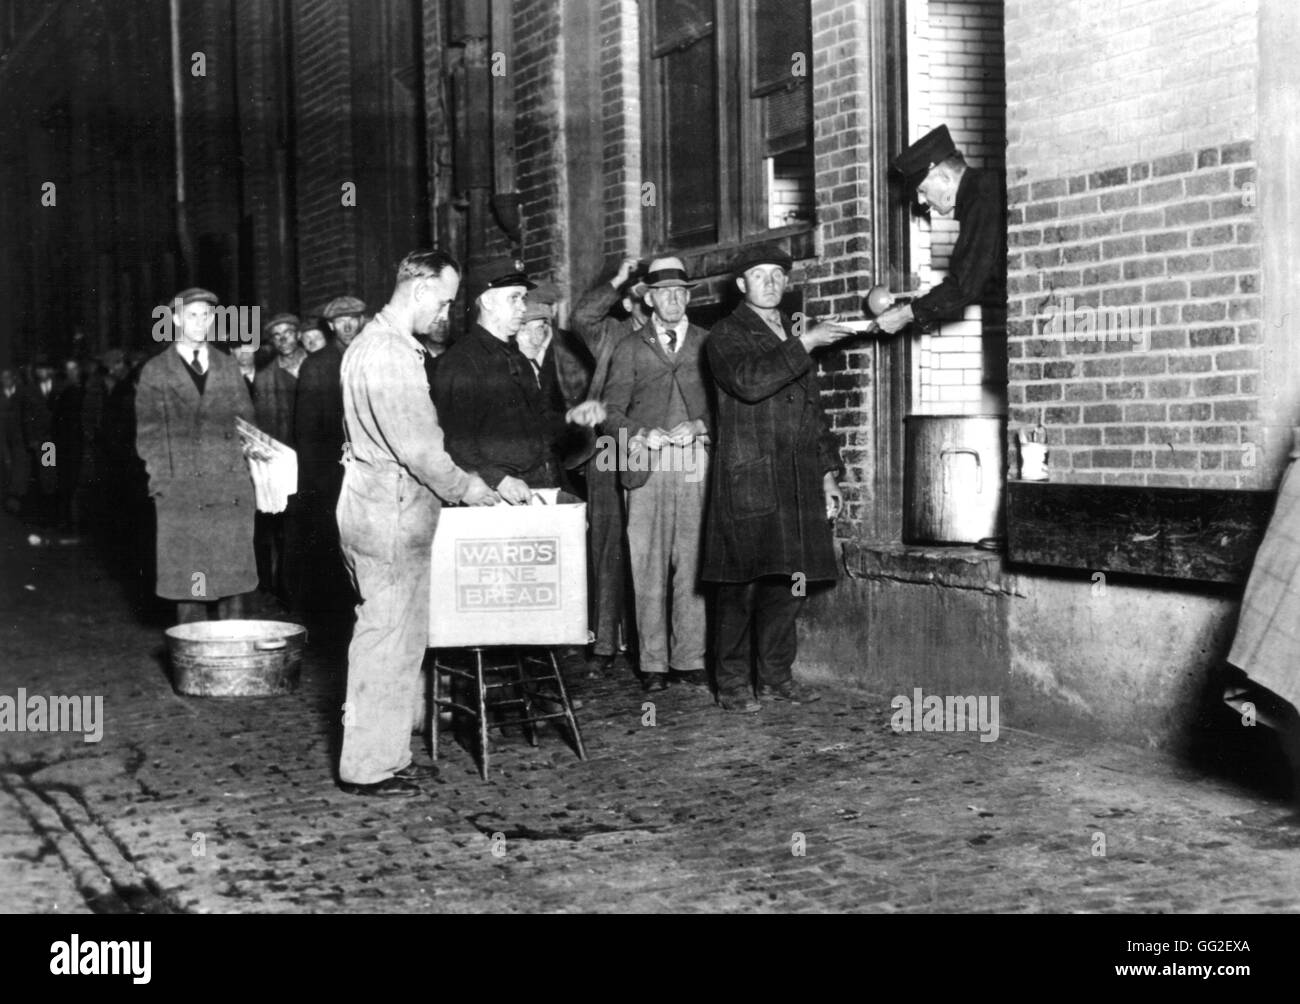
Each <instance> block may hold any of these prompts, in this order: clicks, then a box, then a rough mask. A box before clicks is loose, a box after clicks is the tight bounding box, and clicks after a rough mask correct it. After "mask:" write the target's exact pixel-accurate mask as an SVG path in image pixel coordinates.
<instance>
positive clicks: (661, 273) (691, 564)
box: [598, 258, 712, 691]
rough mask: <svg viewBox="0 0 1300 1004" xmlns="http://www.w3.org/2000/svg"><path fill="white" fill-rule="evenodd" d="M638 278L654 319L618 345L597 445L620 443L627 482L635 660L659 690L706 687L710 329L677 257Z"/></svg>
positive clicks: (650, 686)
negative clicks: (701, 322) (698, 313)
mask: <svg viewBox="0 0 1300 1004" xmlns="http://www.w3.org/2000/svg"><path fill="white" fill-rule="evenodd" d="M641 282H642V285H643V286H644V289H643V292H642V296H643V297H644V299H645V302H646V303H647V304H648V305H649V306H650V309H651V311H652V312H653V313H652V314H651V323H649V324H647V325H645V326H644V327H643V328H641V330H640V331H639V332H638V333H637V334H636V335H634V336H633V337H631V338H625V339H623V341H621V342H620V343H619V344H618V345H617V346H616V347H615V349H614V355H613V358H612V359H611V360H610V364H609V379H608V380H607V381H606V383H605V392H604V401H605V407H606V410H607V411H608V413H609V414H608V417H607V418H606V420H605V424H604V430H605V433H606V435H605V437H604V443H605V444H606V445H605V446H604V449H605V450H610V447H611V446H613V445H614V444H613V443H612V442H611V441H616V442H617V446H616V447H615V448H614V449H613V450H612V451H611V452H614V453H615V455H616V456H618V458H619V460H620V464H619V469H620V470H621V471H623V472H624V485H625V487H626V488H627V489H628V496H627V539H628V550H629V553H630V555H631V569H632V588H633V591H634V594H635V597H636V627H637V639H638V642H639V644H640V652H639V658H638V660H637V661H638V668H639V669H640V671H641V683H642V686H643V687H644V688H645V689H646V690H647V691H655V690H663V689H666V687H667V686H668V682H669V679H670V678H672V679H673V680H674V682H680V683H685V684H688V685H692V686H698V687H705V686H707V685H708V678H707V674H706V671H705V669H706V667H705V663H704V647H705V637H704V635H705V630H704V629H705V600H704V592H703V588H702V586H701V583H700V578H699V567H700V532H701V527H702V525H703V517H704V498H705V494H706V491H707V485H706V480H705V479H706V478H707V476H708V448H707V443H708V438H709V430H710V426H711V425H712V416H711V409H710V406H709V389H710V388H709V384H708V379H707V377H706V375H705V372H704V365H703V353H704V344H705V339H706V337H707V335H708V332H706V331H705V330H704V329H703V328H701V327H698V326H696V325H694V324H692V323H691V322H690V321H689V319H688V318H687V317H686V305H687V303H689V302H690V298H691V288H692V287H693V286H695V285H696V284H695V283H694V282H691V281H690V279H689V278H687V275H686V267H685V265H683V264H682V261H681V259H680V258H657V259H655V260H654V261H653V262H651V263H650V269H649V271H647V272H646V274H645V277H644V278H643V279H642V280H641ZM624 444H628V447H627V448H626V449H624ZM634 457H635V458H639V459H640V461H641V462H640V463H632V462H630V461H631V459H632V458H634ZM598 463H599V460H598ZM670 598H671V605H670Z"/></svg>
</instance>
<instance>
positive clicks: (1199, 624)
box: [796, 574, 1237, 749]
mask: <svg viewBox="0 0 1300 1004" xmlns="http://www.w3.org/2000/svg"><path fill="white" fill-rule="evenodd" d="M908 578H912V576H901V577H890V576H885V575H877V576H876V577H872V578H857V577H849V578H843V579H841V581H840V582H839V583H838V584H837V585H836V586H835V587H834V588H832V589H828V590H825V591H823V592H820V593H818V594H816V595H814V596H811V597H810V599H809V603H808V607H807V610H806V611H805V614H804V616H803V618H802V619H801V622H800V637H799V662H798V666H797V667H796V672H797V673H798V674H799V675H800V676H801V677H803V678H805V679H809V680H813V681H820V682H824V683H837V684H844V683H849V684H851V685H853V686H855V687H859V688H861V689H863V690H865V691H868V692H870V693H874V694H880V695H884V696H888V697H893V696H895V695H900V694H901V695H906V696H909V697H910V696H911V694H912V692H913V690H914V688H917V687H920V688H921V690H922V691H923V692H924V693H925V694H938V695H945V696H946V695H975V696H979V695H986V696H989V697H992V696H995V695H996V696H998V697H999V698H1000V705H1001V723H1002V726H1003V727H1004V728H1017V729H1025V730H1028V731H1035V732H1051V733H1054V734H1077V735H1085V734H1086V735H1091V736H1096V735H1105V736H1107V737H1108V738H1113V739H1116V740H1118V741H1121V742H1127V743H1131V744H1135V745H1142V746H1149V747H1160V748H1165V749H1181V748H1184V747H1186V746H1187V745H1189V743H1190V742H1191V740H1192V734H1193V731H1194V730H1195V728H1196V721H1197V719H1198V717H1200V716H1201V715H1203V713H1204V710H1205V708H1206V705H1207V702H1209V703H1213V701H1214V699H1215V696H1214V694H1213V693H1212V690H1213V688H1214V686H1215V676H1216V673H1217V671H1218V669H1219V668H1220V667H1221V666H1222V665H1223V659H1224V656H1225V655H1226V653H1227V650H1228V647H1229V645H1230V644H1231V641H1232V632H1233V630H1234V628H1235V625H1236V616H1237V601H1236V599H1235V598H1234V597H1232V596H1216V595H1210V594H1203V593H1193V592H1188V591H1185V590H1181V589H1172V588H1166V587H1161V586H1154V585H1150V584H1134V583H1115V582H1114V581H1109V582H1108V581H1105V580H1098V581H1097V582H1093V581H1091V579H1090V578H1089V577H1085V576H1068V575H1062V576H1043V575H1018V574H1010V575H1005V576H1004V577H1002V578H1001V579H1000V580H999V582H997V583H994V582H989V583H988V585H987V587H986V588H984V589H979V588H967V587H963V586H957V585H953V584H952V583H951V582H949V583H943V582H940V581H933V582H920V581H907V579H908Z"/></svg>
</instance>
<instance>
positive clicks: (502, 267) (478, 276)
mask: <svg viewBox="0 0 1300 1004" xmlns="http://www.w3.org/2000/svg"><path fill="white" fill-rule="evenodd" d="M507 286H523V287H524V289H536V288H537V283H535V282H532V281H531V280H530V279H529V278H528V274H527V273H526V272H525V271H524V263H523V262H522V261H520V260H519V259H518V258H498V259H496V260H495V261H490V262H488V263H487V264H486V265H481V266H479V267H478V268H477V269H475V270H474V295H475V296H476V297H477V296H479V295H480V294H481V293H483V292H484V291H486V290H489V289H504V288H506V287H507Z"/></svg>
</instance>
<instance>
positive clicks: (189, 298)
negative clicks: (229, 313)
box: [172, 286, 221, 307]
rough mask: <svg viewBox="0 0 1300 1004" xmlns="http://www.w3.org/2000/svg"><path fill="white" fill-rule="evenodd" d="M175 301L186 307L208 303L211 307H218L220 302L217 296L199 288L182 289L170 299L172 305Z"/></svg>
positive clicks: (210, 291)
mask: <svg viewBox="0 0 1300 1004" xmlns="http://www.w3.org/2000/svg"><path fill="white" fill-rule="evenodd" d="M177 300H180V301H181V306H183V307H188V306H189V305H190V304H191V303H210V304H212V306H214V307H215V306H218V305H219V304H220V303H221V300H220V299H219V298H218V297H217V294H216V293H214V292H212V290H210V289H203V288H201V287H199V286H191V287H190V288H189V289H182V290H181V291H180V292H179V293H177V294H176V295H175V296H173V297H172V303H175V302H176V301H177Z"/></svg>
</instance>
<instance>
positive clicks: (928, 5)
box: [907, 0, 1005, 414]
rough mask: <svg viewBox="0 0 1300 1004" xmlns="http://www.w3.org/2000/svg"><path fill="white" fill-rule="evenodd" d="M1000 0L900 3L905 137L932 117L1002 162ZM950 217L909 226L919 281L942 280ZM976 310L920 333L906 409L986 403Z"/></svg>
mask: <svg viewBox="0 0 1300 1004" xmlns="http://www.w3.org/2000/svg"><path fill="white" fill-rule="evenodd" d="M1002 8H1003V5H1002V0H917V2H915V3H910V4H909V5H908V39H909V49H908V54H907V55H908V107H909V123H908V127H909V130H910V136H911V138H912V139H917V138H919V137H921V136H923V135H925V134H926V133H927V132H929V131H930V130H931V129H933V128H934V127H935V126H937V125H939V124H940V123H944V124H946V125H947V126H948V130H949V132H951V133H952V138H953V142H954V143H956V144H957V148H958V149H959V150H961V151H962V153H963V154H964V155H965V156H966V158H967V160H968V161H970V162H971V164H973V165H974V166H976V167H992V168H997V169H1002V167H1003V165H1004V151H1005V140H1004V132H1005V96H1004V94H1005V86H1004V83H1003V80H1004V72H1003V58H1002V48H1001V47H1002ZM957 232H958V225H957V222H956V220H953V219H945V218H943V217H941V216H934V217H932V218H931V221H930V222H929V223H926V222H925V221H924V220H920V219H917V220H915V221H914V222H913V225H912V246H911V254H912V262H913V270H914V271H915V273H916V274H917V277H918V278H919V280H920V288H922V289H928V288H930V287H931V286H934V285H936V284H938V283H939V282H942V281H943V278H944V275H945V274H946V271H945V270H946V268H947V265H948V258H949V256H950V255H951V253H952V246H953V243H954V242H955V240H956V237H957ZM979 318H980V313H979V308H978V307H971V308H969V309H968V310H967V312H966V319H965V320H962V321H958V322H955V323H953V324H949V325H941V326H940V327H939V329H938V330H937V331H935V332H934V333H932V334H927V335H921V336H920V339H919V344H918V346H917V349H918V351H917V352H916V353H915V354H914V359H915V361H916V362H915V366H914V369H913V374H912V401H913V408H912V410H913V411H914V412H917V413H919V414H925V413H930V414H935V413H948V412H961V413H974V412H979V411H983V410H985V409H986V408H987V407H988V404H987V402H985V401H984V400H983V395H982V392H981V388H980V381H981V378H982V372H983V367H982V365H981V357H980V342H979V333H980V319H979Z"/></svg>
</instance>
